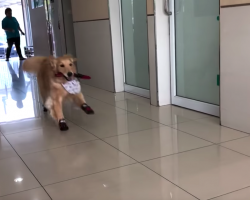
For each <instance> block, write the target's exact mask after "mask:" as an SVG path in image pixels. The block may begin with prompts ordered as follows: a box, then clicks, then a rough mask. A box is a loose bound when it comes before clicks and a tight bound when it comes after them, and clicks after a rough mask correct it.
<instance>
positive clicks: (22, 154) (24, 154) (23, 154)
mask: <svg viewBox="0 0 250 200" xmlns="http://www.w3.org/2000/svg"><path fill="white" fill-rule="evenodd" d="M97 140H99V139H98V138H97V139H93V140H89V141H84V142H77V143H75V144H68V145H63V146H60V147H53V148H51V149H43V150H41V151H34V152H29V153H20V154H19V155H20V156H26V155H30V154H35V153H42V152H45V151H50V150H55V149H60V148H65V147H70V146H74V145H78V144H84V143H88V142H93V141H97ZM0 160H1V159H0Z"/></svg>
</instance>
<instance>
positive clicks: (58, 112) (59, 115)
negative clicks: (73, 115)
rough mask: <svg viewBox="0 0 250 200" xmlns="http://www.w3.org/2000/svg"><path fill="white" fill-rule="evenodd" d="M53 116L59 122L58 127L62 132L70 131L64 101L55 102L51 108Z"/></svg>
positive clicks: (57, 100)
mask: <svg viewBox="0 0 250 200" xmlns="http://www.w3.org/2000/svg"><path fill="white" fill-rule="evenodd" d="M51 115H52V117H53V118H55V119H56V120H57V121H58V125H59V128H60V130H61V131H67V130H68V129H69V127H68V125H67V123H66V120H65V119H64V116H63V110H62V99H56V100H53V106H52V107H51Z"/></svg>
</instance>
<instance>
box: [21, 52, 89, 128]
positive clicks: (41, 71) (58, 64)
mask: <svg viewBox="0 0 250 200" xmlns="http://www.w3.org/2000/svg"><path fill="white" fill-rule="evenodd" d="M74 61H75V60H74V59H73V58H72V57H71V56H67V55H65V56H62V57H59V58H54V57H49V58H47V57H32V58H29V59H27V60H26V61H25V62H24V63H23V70H24V71H27V72H31V73H36V74H37V81H38V87H39V90H40V94H41V97H42V100H43V103H44V110H45V111H46V109H48V110H49V112H50V114H51V116H52V117H53V118H54V119H55V120H57V121H58V123H59V128H60V130H62V131H65V130H68V126H67V124H66V121H65V119H64V116H63V111H62V103H63V101H64V100H65V99H71V100H73V101H74V102H75V103H76V104H77V105H78V106H79V107H80V108H81V109H82V110H83V111H85V112H86V113H87V114H94V111H93V110H92V109H91V107H89V106H88V105H87V103H86V101H85V99H84V96H83V94H82V93H81V86H80V83H79V81H78V80H77V79H76V78H75V77H74V74H76V68H75V65H74ZM58 74H61V75H62V76H57V75H58Z"/></svg>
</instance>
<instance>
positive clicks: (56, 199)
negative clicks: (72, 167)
mask: <svg viewBox="0 0 250 200" xmlns="http://www.w3.org/2000/svg"><path fill="white" fill-rule="evenodd" d="M45 189H46V190H47V191H48V193H49V195H50V196H51V197H52V199H53V200H80V199H91V200H100V199H102V200H153V199H154V200H195V198H194V197H192V196H191V195H189V194H187V193H186V192H184V191H183V190H181V189H180V188H178V187H176V186H174V185H173V184H171V183H170V182H168V181H166V180H165V179H163V178H161V177H160V176H158V175H157V174H154V173H153V172H152V171H150V170H148V169H146V168H145V167H143V166H141V165H139V164H136V165H131V166H127V167H122V168H119V169H115V170H110V171H106V172H102V173H98V174H95V175H91V176H87V177H83V178H78V179H74V180H70V181H66V182H62V183H58V184H55V185H50V186H46V187H45Z"/></svg>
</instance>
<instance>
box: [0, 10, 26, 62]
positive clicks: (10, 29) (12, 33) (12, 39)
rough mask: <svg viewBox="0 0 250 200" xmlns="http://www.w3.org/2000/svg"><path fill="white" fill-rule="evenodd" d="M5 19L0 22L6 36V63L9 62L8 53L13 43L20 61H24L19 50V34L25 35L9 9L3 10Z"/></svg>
mask: <svg viewBox="0 0 250 200" xmlns="http://www.w3.org/2000/svg"><path fill="white" fill-rule="evenodd" d="M5 15H6V17H5V18H4V19H3V20H2V29H3V30H5V33H6V36H7V43H8V48H7V52H6V61H9V58H10V52H11V49H12V46H13V44H14V43H15V46H16V51H17V54H18V56H19V58H20V60H25V58H24V57H23V56H22V52H21V48H20V34H19V31H20V32H21V34H22V35H25V34H24V32H23V31H22V30H21V28H20V26H19V23H18V21H17V19H16V18H15V17H12V10H11V9H10V8H6V9H5Z"/></svg>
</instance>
